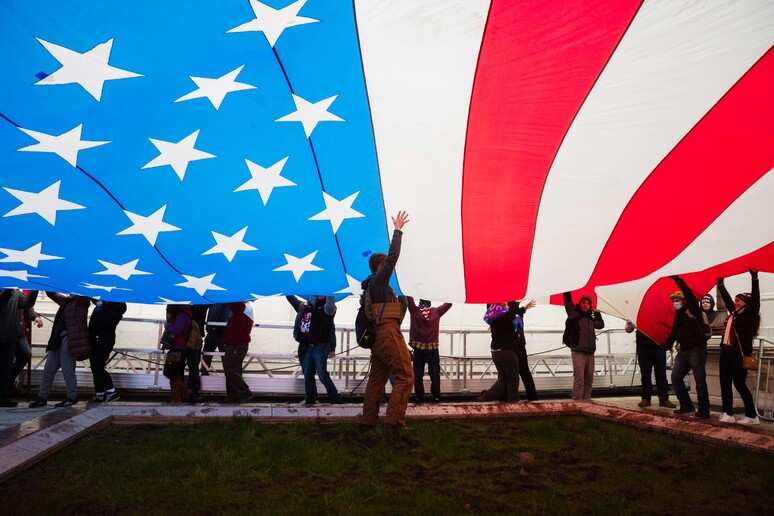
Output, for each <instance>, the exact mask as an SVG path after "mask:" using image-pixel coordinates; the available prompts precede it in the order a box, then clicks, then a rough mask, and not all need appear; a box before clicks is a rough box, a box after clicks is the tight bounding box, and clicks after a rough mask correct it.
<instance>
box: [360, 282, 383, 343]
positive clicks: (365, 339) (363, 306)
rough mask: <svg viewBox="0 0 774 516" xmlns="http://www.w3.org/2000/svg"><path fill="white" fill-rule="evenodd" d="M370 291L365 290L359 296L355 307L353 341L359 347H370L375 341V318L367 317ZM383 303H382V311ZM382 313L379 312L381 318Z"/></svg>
mask: <svg viewBox="0 0 774 516" xmlns="http://www.w3.org/2000/svg"><path fill="white" fill-rule="evenodd" d="M371 305H372V302H371V292H370V290H366V291H365V294H363V295H361V296H360V308H358V309H357V315H356V316H355V342H357V345H358V346H360V347H361V348H365V349H371V348H372V347H373V346H374V342H375V341H376V322H377V321H376V320H373V319H371V318H370V317H369V314H371V311H372V308H371ZM384 307H385V305H382V313H384ZM381 316H382V314H381V313H380V314H379V318H381Z"/></svg>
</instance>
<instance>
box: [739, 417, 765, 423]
mask: <svg viewBox="0 0 774 516" xmlns="http://www.w3.org/2000/svg"><path fill="white" fill-rule="evenodd" d="M737 423H739V424H740V425H760V424H761V420H760V419H758V416H755V417H747V416H745V417H743V418H742V419H740V420H739V421H737Z"/></svg>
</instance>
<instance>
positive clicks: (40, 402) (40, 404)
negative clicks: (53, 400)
mask: <svg viewBox="0 0 774 516" xmlns="http://www.w3.org/2000/svg"><path fill="white" fill-rule="evenodd" d="M46 405H48V401H46V400H44V399H43V398H38V399H36V400H35V401H33V402H32V403H30V408H38V407H45V406H46Z"/></svg>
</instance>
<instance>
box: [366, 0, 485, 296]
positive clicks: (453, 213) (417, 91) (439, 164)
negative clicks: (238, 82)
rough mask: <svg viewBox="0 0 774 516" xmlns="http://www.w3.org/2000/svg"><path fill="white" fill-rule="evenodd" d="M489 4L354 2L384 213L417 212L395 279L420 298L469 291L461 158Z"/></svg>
mask: <svg viewBox="0 0 774 516" xmlns="http://www.w3.org/2000/svg"><path fill="white" fill-rule="evenodd" d="M488 9H489V2H488V1H483V0H475V1H471V0H437V1H424V2H416V0H390V1H384V0H359V1H357V2H356V4H355V10H356V14H357V22H358V32H359V35H360V45H361V52H362V55H363V63H364V69H365V77H366V85H367V87H368V96H369V99H370V103H371V110H372V116H373V122H374V131H375V135H376V147H377V152H378V155H379V166H380V171H381V179H382V189H383V191H384V200H385V206H386V210H387V216H388V220H389V217H390V216H394V215H395V213H397V211H398V210H405V211H408V213H409V215H410V220H411V221H410V222H409V223H408V224H407V225H406V228H405V234H404V237H403V249H402V252H401V258H400V261H399V262H398V269H397V270H398V279H399V280H400V286H401V288H402V289H403V291H404V292H406V293H408V294H410V295H413V296H415V297H417V298H419V297H427V299H433V300H435V301H464V299H465V284H464V270H463V264H462V231H461V227H462V226H461V218H460V202H461V201H460V198H461V194H462V159H463V153H464V148H465V132H466V127H467V120H468V106H469V104H470V94H471V90H472V87H473V76H474V74H475V70H476V63H477V59H478V52H479V48H480V46H481V38H482V35H483V31H484V25H485V22H486V16H487V12H488ZM390 232H392V225H391V224H390ZM431 294H432V296H431Z"/></svg>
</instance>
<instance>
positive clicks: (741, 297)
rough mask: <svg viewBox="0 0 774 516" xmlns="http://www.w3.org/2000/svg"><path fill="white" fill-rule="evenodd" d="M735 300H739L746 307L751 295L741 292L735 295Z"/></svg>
mask: <svg viewBox="0 0 774 516" xmlns="http://www.w3.org/2000/svg"><path fill="white" fill-rule="evenodd" d="M736 299H738V300H740V301H741V302H743V303H744V304H746V305H749V304H750V301H752V294H750V293H749V292H742V293H741V294H737V295H736Z"/></svg>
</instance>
